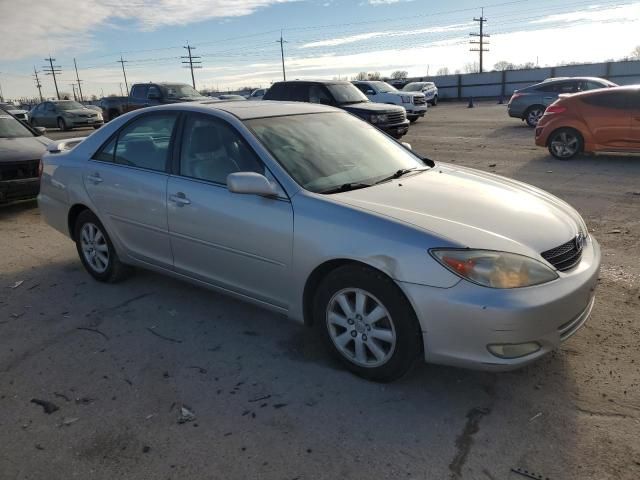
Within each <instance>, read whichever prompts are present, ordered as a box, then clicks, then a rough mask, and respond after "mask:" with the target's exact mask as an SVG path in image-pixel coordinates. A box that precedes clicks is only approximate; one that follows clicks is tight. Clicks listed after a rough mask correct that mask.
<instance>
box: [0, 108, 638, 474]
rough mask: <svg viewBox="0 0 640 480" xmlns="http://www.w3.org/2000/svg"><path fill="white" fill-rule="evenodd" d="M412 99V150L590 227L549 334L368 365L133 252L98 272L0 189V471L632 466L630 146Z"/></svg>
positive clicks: (634, 375) (633, 206)
mask: <svg viewBox="0 0 640 480" xmlns="http://www.w3.org/2000/svg"><path fill="white" fill-rule="evenodd" d="M427 117H428V118H426V119H424V120H420V121H418V123H416V124H414V125H412V127H411V130H410V133H409V134H408V135H407V136H406V137H405V140H406V141H408V142H410V143H412V144H413V147H414V149H415V150H416V151H418V152H420V153H422V154H424V155H427V156H429V157H431V158H433V159H434V160H436V161H446V162H454V163H456V164H461V165H465V166H471V167H476V168H479V169H482V170H486V171H492V172H496V173H498V174H501V175H505V176H509V177H514V178H516V179H519V180H523V181H526V182H529V183H532V184H534V185H536V186H539V187H541V188H544V189H546V190H549V191H551V192H552V193H554V194H556V195H558V196H560V197H561V198H563V199H565V200H567V201H569V202H570V203H571V204H573V205H574V206H575V207H576V208H577V209H578V210H579V211H580V212H581V213H582V214H583V216H584V217H585V220H586V221H587V223H588V225H589V227H590V230H591V231H592V232H593V234H594V235H595V236H596V237H597V238H598V240H599V241H600V243H601V246H602V249H603V267H602V274H601V279H600V285H599V290H598V295H597V300H596V305H595V308H594V311H593V315H592V317H591V319H590V321H589V322H588V323H587V325H586V326H585V327H584V328H583V329H582V330H580V331H579V332H578V333H577V334H576V335H575V336H574V337H572V338H571V339H570V340H569V341H567V342H566V343H565V344H563V346H562V347H561V349H560V350H559V351H557V352H554V353H553V354H551V355H549V356H547V357H545V358H543V359H542V360H541V361H539V362H537V363H536V364H534V365H531V366H529V367H526V368H524V369H522V370H518V371H515V372H510V373H497V374H494V373H485V372H475V371H466V370H460V369H454V368H448V367H441V366H436V365H423V364H420V365H418V366H417V367H416V368H414V369H413V370H412V371H411V372H410V373H409V374H408V375H407V376H406V377H405V378H403V379H402V380H400V381H398V382H396V383H393V384H388V385H380V384H375V383H369V382H366V381H363V380H360V379H359V378H356V377H354V376H352V375H350V374H349V373H347V372H345V371H342V370H341V369H340V368H339V366H338V365H336V363H335V362H334V361H333V360H332V359H331V358H330V357H329V355H328V354H327V353H326V352H325V351H324V349H323V348H322V346H321V345H320V344H319V342H318V341H317V339H316V338H314V332H313V331H309V330H306V329H305V328H304V327H302V326H300V325H298V324H294V323H292V322H289V321H287V320H286V319H284V318H282V317H280V316H278V315H274V314H272V313H268V312H265V311H263V310H259V309H257V308H255V307H252V306H249V305H246V304H243V303H240V302H238V301H235V300H232V299H229V298H227V297H224V296H221V295H218V294H216V293H212V292H209V291H207V290H203V289H199V288H196V287H193V286H191V285H188V284H185V283H181V282H178V281H175V280H172V279H169V278H166V277H162V276H160V275H156V274H154V273H149V272H144V271H138V272H137V273H136V275H135V276H133V277H132V278H130V279H129V280H127V281H126V282H124V283H121V284H117V285H103V284H98V283H96V282H95V281H93V280H92V279H91V278H90V277H89V275H88V274H86V273H85V272H84V270H83V268H82V266H81V264H80V261H79V260H78V258H77V254H76V251H75V247H74V245H73V244H72V243H71V241H70V240H69V239H67V238H65V237H63V236H61V235H60V234H58V233H56V232H55V231H53V230H52V229H50V228H49V227H48V226H46V225H45V224H44V223H43V222H42V220H41V218H40V216H39V214H38V209H37V205H36V204H35V202H23V203H20V204H15V205H10V206H4V207H0V225H1V227H0V338H1V339H2V340H1V345H2V348H1V349H0V478H1V479H4V478H6V479H45V478H46V479H48V480H57V479H65V480H66V479H70V478H79V479H115V478H123V479H124V478H126V479H204V478H206V479H227V478H228V479H236V478H237V479H245V478H247V479H251V478H255V479H257V478H260V479H300V480H302V479H319V478H322V479H324V478H326V479H335V478H345V479H365V478H375V479H386V478H388V479H399V478H407V479H438V480H440V479H454V480H459V479H474V480H475V479H488V480H507V479H508V480H511V479H513V480H518V479H524V478H525V477H522V476H519V475H517V474H515V473H513V472H511V471H510V470H511V469H512V468H517V467H521V468H522V469H526V470H528V471H529V472H534V473H535V474H536V475H538V474H539V475H542V478H549V479H551V480H564V479H581V480H582V479H597V480H605V479H637V478H640V440H639V439H640V368H639V366H640V353H639V352H640V350H639V349H638V338H639V333H640V262H638V259H639V258H640V213H639V212H640V157H587V156H583V157H579V158H577V159H575V160H571V161H567V162H561V161H558V160H554V159H552V158H551V157H550V156H549V155H548V153H547V152H546V150H544V149H540V148H537V147H535V146H534V144H533V138H532V135H533V132H532V130H531V129H529V128H527V127H526V126H523V124H521V123H520V122H519V121H517V120H513V119H509V118H508V117H507V115H506V111H505V107H504V106H499V105H495V104H478V107H477V108H474V109H467V108H466V105H460V104H455V105H451V104H449V105H447V104H441V105H439V106H438V107H436V108H432V109H430V110H429V113H428V116H427ZM92 132H93V130H88V129H87V130H78V131H73V132H66V133H57V132H55V131H51V132H49V133H48V135H49V136H50V137H51V138H56V137H58V138H60V136H65V137H72V136H80V135H82V134H84V133H86V134H89V133H92ZM461 194H462V195H463V194H464V192H461ZM486 214H487V215H491V212H486ZM16 282H23V283H22V284H20V285H19V286H17V287H16V288H10V287H11V286H13V285H14V284H15V283H16ZM470 321H473V319H470ZM32 399H39V400H46V401H49V402H53V403H54V404H55V405H56V406H57V407H59V409H58V410H57V411H55V412H53V413H51V414H46V413H45V412H44V411H43V410H44V409H43V407H41V406H39V405H36V404H34V403H31V400H32ZM182 405H186V406H188V408H189V409H190V410H191V411H193V412H195V420H193V421H190V422H187V423H182V424H180V423H178V419H179V414H180V407H181V406H182Z"/></svg>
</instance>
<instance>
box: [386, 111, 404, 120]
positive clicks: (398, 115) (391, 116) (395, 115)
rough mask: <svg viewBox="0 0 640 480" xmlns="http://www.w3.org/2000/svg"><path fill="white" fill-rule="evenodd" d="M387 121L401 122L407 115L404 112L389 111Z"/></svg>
mask: <svg viewBox="0 0 640 480" xmlns="http://www.w3.org/2000/svg"><path fill="white" fill-rule="evenodd" d="M387 119H388V120H387V121H388V122H389V123H401V122H404V121H405V119H406V115H405V113H404V112H391V113H387Z"/></svg>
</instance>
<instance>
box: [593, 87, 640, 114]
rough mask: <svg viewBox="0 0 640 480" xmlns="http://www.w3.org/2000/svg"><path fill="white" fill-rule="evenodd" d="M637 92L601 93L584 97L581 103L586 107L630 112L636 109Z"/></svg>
mask: <svg viewBox="0 0 640 480" xmlns="http://www.w3.org/2000/svg"><path fill="white" fill-rule="evenodd" d="M638 97H639V94H638V92H615V91H614V92H611V91H603V92H601V93H598V94H594V95H589V96H587V97H584V98H583V99H582V101H583V102H584V103H586V104H587V105H593V106H595V107H603V108H615V109H617V110H632V109H633V108H637V105H638V104H639V103H640V102H638Z"/></svg>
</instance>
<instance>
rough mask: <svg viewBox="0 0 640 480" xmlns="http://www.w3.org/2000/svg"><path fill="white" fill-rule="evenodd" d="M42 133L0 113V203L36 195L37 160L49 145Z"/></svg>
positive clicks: (37, 190) (11, 116) (38, 187)
mask: <svg viewBox="0 0 640 480" xmlns="http://www.w3.org/2000/svg"><path fill="white" fill-rule="evenodd" d="M43 131H44V129H38V130H36V129H33V128H31V127H30V126H28V125H25V124H24V123H22V122H20V121H19V120H18V119H16V118H15V117H14V116H13V115H11V114H9V113H5V112H1V111H0V203H6V202H10V201H13V200H22V199H25V198H33V197H35V196H37V195H38V192H39V190H40V177H39V175H38V168H39V164H40V157H41V156H42V154H43V153H44V152H45V150H46V149H47V145H48V144H49V143H51V140H49V139H48V138H47V137H43V136H42V132H43Z"/></svg>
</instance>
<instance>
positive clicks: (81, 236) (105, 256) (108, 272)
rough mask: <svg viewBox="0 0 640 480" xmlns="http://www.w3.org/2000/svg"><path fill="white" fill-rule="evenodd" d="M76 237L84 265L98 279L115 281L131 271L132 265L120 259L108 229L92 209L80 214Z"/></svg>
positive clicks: (77, 221) (75, 228) (75, 230)
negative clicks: (129, 265)
mask: <svg viewBox="0 0 640 480" xmlns="http://www.w3.org/2000/svg"><path fill="white" fill-rule="evenodd" d="M74 238H75V240H76V249H77V250H78V255H79V256H80V261H81V262H82V265H84V268H85V269H86V270H87V272H89V274H91V276H92V277H93V278H95V279H96V280H98V281H100V282H107V283H115V282H118V281H120V280H123V279H124V278H126V277H127V276H128V275H129V274H130V273H131V267H128V266H127V265H125V264H123V263H122V262H121V261H120V259H119V258H118V254H117V253H116V250H115V248H114V247H113V243H112V242H111V239H110V238H109V235H108V234H107V231H106V229H105V228H104V226H103V225H102V223H101V222H100V220H99V219H98V217H97V216H96V215H95V214H94V213H93V212H91V211H90V210H84V211H83V212H81V213H80V214H79V215H78V218H77V219H76V223H75V225H74Z"/></svg>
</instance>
